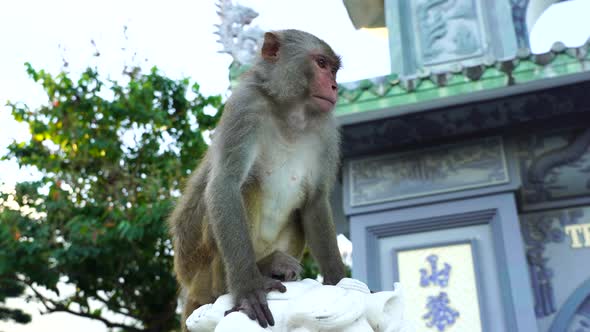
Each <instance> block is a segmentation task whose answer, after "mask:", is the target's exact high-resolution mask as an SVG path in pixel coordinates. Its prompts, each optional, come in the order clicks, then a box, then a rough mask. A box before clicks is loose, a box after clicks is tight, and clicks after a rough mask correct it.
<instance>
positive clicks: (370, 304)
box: [186, 278, 413, 332]
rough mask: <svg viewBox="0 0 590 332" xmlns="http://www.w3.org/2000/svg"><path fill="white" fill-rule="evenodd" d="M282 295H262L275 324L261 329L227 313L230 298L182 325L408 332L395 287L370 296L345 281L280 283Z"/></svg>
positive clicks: (230, 331) (250, 331)
mask: <svg viewBox="0 0 590 332" xmlns="http://www.w3.org/2000/svg"><path fill="white" fill-rule="evenodd" d="M284 285H285V286H286V287H287V292H285V293H279V292H277V291H274V292H271V293H269V294H268V304H269V308H270V310H271V311H272V314H273V316H274V319H275V325H274V326H269V327H268V328H266V329H263V328H262V327H260V325H258V322H256V321H254V320H251V319H250V318H248V316H246V315H245V314H243V313H241V312H233V313H231V314H229V315H227V316H224V313H225V312H226V311H227V310H229V309H231V307H232V305H233V302H232V299H231V296H230V295H227V294H226V295H223V296H221V297H219V298H218V299H217V301H215V303H213V304H206V305H203V306H201V307H199V308H198V309H197V310H195V311H194V312H193V313H192V315H190V316H189V318H188V319H187V321H186V325H187V327H188V329H189V331H191V332H213V331H214V332H236V331H240V332H262V331H276V332H319V331H322V332H373V331H376V332H412V331H413V328H412V327H411V324H409V322H408V321H405V320H404V319H403V294H402V289H401V286H400V284H399V283H396V284H395V289H394V290H393V291H387V292H378V293H371V292H370V291H369V288H368V287H367V285H365V284H364V283H362V282H360V281H358V280H355V279H349V278H345V279H342V280H341V281H340V282H339V283H338V285H336V286H326V285H322V284H321V283H319V282H318V281H315V280H312V279H304V280H301V281H293V282H285V283H284Z"/></svg>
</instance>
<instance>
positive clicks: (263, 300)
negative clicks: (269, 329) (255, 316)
mask: <svg viewBox="0 0 590 332" xmlns="http://www.w3.org/2000/svg"><path fill="white" fill-rule="evenodd" d="M256 295H257V296H258V303H259V304H260V307H261V308H262V312H263V313H264V316H265V318H266V320H267V321H268V324H269V325H270V326H274V325H275V319H274V317H273V316H272V313H271V312H270V308H269V307H268V301H267V300H266V292H257V293H256Z"/></svg>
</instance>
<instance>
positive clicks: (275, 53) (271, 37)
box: [261, 32, 281, 62]
mask: <svg viewBox="0 0 590 332" xmlns="http://www.w3.org/2000/svg"><path fill="white" fill-rule="evenodd" d="M280 47H281V42H280V41H279V37H278V36H277V35H276V34H274V33H272V32H267V33H265V34H264V43H263V44H262V52H261V53H262V57H263V58H264V59H265V60H268V61H273V62H274V61H276V60H277V59H278V58H279V48H280Z"/></svg>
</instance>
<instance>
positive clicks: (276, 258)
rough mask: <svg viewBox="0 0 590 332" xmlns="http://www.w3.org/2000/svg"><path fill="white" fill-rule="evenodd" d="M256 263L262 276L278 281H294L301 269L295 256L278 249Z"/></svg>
mask: <svg viewBox="0 0 590 332" xmlns="http://www.w3.org/2000/svg"><path fill="white" fill-rule="evenodd" d="M257 265H258V269H259V270H260V273H262V275H263V276H266V277H270V278H273V279H278V280H280V281H295V280H297V279H299V276H300V275H301V271H303V267H302V266H301V263H299V261H298V260H297V259H296V258H295V257H293V256H291V255H287V254H285V253H284V252H282V251H278V250H277V251H275V252H273V253H272V254H270V255H268V256H267V257H265V258H263V259H262V260H260V261H259V262H258V263H257Z"/></svg>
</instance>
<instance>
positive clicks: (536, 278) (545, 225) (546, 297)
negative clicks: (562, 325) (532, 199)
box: [520, 209, 585, 317]
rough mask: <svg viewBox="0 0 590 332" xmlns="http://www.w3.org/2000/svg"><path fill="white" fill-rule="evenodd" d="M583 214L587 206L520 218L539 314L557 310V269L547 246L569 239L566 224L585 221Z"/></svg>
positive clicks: (536, 312)
mask: <svg viewBox="0 0 590 332" xmlns="http://www.w3.org/2000/svg"><path fill="white" fill-rule="evenodd" d="M584 217H585V215H584V209H571V210H556V211H550V212H544V213H539V214H533V215H524V216H521V217H520V223H521V230H522V236H523V240H524V243H525V249H526V257H527V261H528V265H529V270H530V276H531V284H532V287H533V295H534V299H535V314H536V315H537V317H546V316H549V315H551V314H553V313H555V312H556V303H555V291H554V287H553V277H554V274H555V271H553V269H552V268H550V267H548V264H547V263H548V262H549V258H548V257H547V256H546V255H545V248H546V246H547V245H548V244H550V243H563V242H564V241H565V240H566V238H567V237H566V233H565V230H564V229H565V226H567V225H573V224H578V223H582V222H583V221H584Z"/></svg>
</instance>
